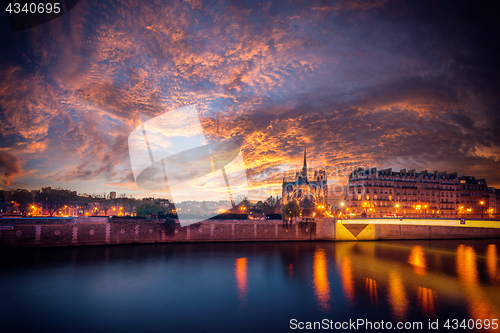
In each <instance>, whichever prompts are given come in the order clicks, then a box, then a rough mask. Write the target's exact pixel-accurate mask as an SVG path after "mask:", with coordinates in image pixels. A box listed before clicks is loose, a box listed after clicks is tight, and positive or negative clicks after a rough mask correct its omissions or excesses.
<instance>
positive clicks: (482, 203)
mask: <svg viewBox="0 0 500 333" xmlns="http://www.w3.org/2000/svg"><path fill="white" fill-rule="evenodd" d="M479 203H480V204H481V220H482V219H483V211H484V201H482V200H481V202H479Z"/></svg>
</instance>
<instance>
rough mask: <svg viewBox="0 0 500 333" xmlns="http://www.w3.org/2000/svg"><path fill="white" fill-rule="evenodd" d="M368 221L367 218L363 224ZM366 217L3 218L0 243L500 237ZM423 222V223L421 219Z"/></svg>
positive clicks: (492, 230)
mask: <svg viewBox="0 0 500 333" xmlns="http://www.w3.org/2000/svg"><path fill="white" fill-rule="evenodd" d="M364 222H366V223H364ZM370 222H371V221H370V219H366V220H364V221H361V222H356V223H349V222H346V221H336V220H334V219H316V221H315V222H293V223H292V224H288V225H284V224H283V222H282V221H281V220H270V221H252V220H209V221H203V222H199V223H195V224H192V225H189V226H187V227H180V225H179V223H164V220H156V221H147V220H132V219H131V220H120V221H119V222H113V221H112V220H110V219H108V218H93V219H81V218H75V219H71V220H70V219H68V221H65V222H63V221H57V222H56V223H52V224H51V223H49V220H47V219H45V220H43V221H40V223H36V221H35V223H26V222H25V221H23V223H17V221H16V220H15V219H12V220H7V219H5V220H3V219H2V220H0V247H44V246H45V247H49V246H80V245H107V244H133V243H169V242H172V243H175V242H249V241H317V240H319V241H358V240H396V239H460V238H464V239H466V238H499V237H500V221H497V223H498V227H497V224H496V223H494V224H492V223H489V224H487V226H488V227H479V226H471V225H470V224H469V225H467V226H459V225H425V224H419V222H418V221H416V222H412V223H414V224H395V223H392V224H384V221H382V222H380V221H379V222H372V223H370ZM421 223H423V222H421Z"/></svg>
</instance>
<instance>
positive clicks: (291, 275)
mask: <svg viewBox="0 0 500 333" xmlns="http://www.w3.org/2000/svg"><path fill="white" fill-rule="evenodd" d="M288 277H289V278H290V281H292V280H293V264H290V265H288Z"/></svg>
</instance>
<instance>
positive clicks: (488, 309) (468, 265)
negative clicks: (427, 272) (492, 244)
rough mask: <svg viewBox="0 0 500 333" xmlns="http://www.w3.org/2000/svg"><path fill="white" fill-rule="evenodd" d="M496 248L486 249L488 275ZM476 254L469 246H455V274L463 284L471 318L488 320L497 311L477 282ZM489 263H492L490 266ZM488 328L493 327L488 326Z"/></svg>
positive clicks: (494, 265)
mask: <svg viewBox="0 0 500 333" xmlns="http://www.w3.org/2000/svg"><path fill="white" fill-rule="evenodd" d="M495 256H496V248H489V247H488V249H487V250H486V265H487V266H488V268H487V269H488V275H489V274H490V269H491V270H493V268H494V267H496V262H495V263H493V262H491V263H490V260H491V261H493V259H489V258H490V257H492V258H495ZM476 261H477V256H476V252H475V251H474V248H472V247H471V246H464V245H460V246H458V248H457V258H456V267H457V275H458V278H459V279H460V282H461V283H462V285H463V288H464V292H465V294H466V295H467V299H468V301H469V304H468V309H469V315H470V317H471V318H473V319H475V320H477V319H481V320H485V319H489V320H490V322H491V320H492V319H494V318H498V316H499V313H498V310H497V309H496V308H495V306H494V305H493V304H491V303H490V302H489V298H488V296H487V295H486V294H485V293H484V291H483V290H482V288H481V286H480V283H479V275H478V270H477V262H476ZM490 265H492V266H491V267H490ZM490 330H491V331H492V330H493V329H492V328H491V327H490Z"/></svg>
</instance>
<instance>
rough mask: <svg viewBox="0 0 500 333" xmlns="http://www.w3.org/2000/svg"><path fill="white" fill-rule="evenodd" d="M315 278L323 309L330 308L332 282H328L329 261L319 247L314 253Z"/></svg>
mask: <svg viewBox="0 0 500 333" xmlns="http://www.w3.org/2000/svg"><path fill="white" fill-rule="evenodd" d="M313 278H314V279H313V282H314V291H315V294H316V298H317V299H318V303H319V304H320V306H321V307H322V308H323V310H328V309H329V308H330V305H329V302H330V283H329V282H328V262H327V261H326V255H325V250H323V249H318V250H317V251H316V252H315V253H314V261H313Z"/></svg>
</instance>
